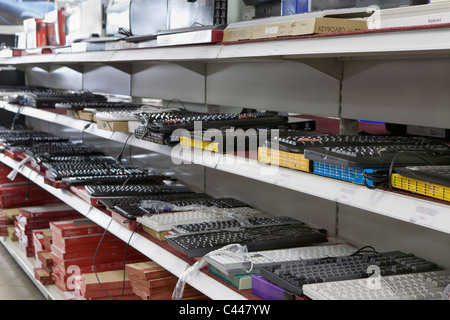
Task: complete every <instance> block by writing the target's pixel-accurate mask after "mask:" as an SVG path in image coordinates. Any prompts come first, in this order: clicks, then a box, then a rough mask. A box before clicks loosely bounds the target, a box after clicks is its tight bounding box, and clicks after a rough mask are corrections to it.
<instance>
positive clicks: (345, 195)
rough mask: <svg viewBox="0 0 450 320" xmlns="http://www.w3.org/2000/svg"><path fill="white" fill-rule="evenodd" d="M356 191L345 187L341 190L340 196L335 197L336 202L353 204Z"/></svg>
mask: <svg viewBox="0 0 450 320" xmlns="http://www.w3.org/2000/svg"><path fill="white" fill-rule="evenodd" d="M355 193H356V189H354V188H348V187H344V188H341V189H340V190H339V192H338V194H337V195H336V196H335V197H334V200H335V201H337V202H341V203H346V204H349V203H352V201H353V198H354V196H355Z"/></svg>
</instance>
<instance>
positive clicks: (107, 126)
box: [97, 120, 128, 132]
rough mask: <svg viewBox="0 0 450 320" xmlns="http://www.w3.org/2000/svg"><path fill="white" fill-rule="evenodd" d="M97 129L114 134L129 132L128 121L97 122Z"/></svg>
mask: <svg viewBox="0 0 450 320" xmlns="http://www.w3.org/2000/svg"><path fill="white" fill-rule="evenodd" d="M97 128H98V129H101V130H107V131H112V132H128V121H103V120H97Z"/></svg>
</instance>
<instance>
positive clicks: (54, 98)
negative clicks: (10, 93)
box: [24, 90, 106, 108]
mask: <svg viewBox="0 0 450 320" xmlns="http://www.w3.org/2000/svg"><path fill="white" fill-rule="evenodd" d="M75 101H77V102H93V101H95V102H106V97H105V96H102V95H99V94H94V93H92V92H87V91H49V90H45V91H36V92H32V93H28V94H27V95H26V97H25V99H24V104H25V105H29V106H34V107H35V108H54V107H55V104H56V103H58V102H75Z"/></svg>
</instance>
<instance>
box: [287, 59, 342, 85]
mask: <svg viewBox="0 0 450 320" xmlns="http://www.w3.org/2000/svg"><path fill="white" fill-rule="evenodd" d="M286 60H291V59H288V58H286ZM292 60H295V61H298V62H301V63H304V64H306V65H308V66H310V67H313V68H314V69H316V70H319V71H321V72H323V73H325V74H327V75H329V76H331V77H333V78H335V79H337V80H341V81H342V80H343V71H342V70H343V62H342V61H339V60H337V59H334V58H311V59H309V58H308V59H292Z"/></svg>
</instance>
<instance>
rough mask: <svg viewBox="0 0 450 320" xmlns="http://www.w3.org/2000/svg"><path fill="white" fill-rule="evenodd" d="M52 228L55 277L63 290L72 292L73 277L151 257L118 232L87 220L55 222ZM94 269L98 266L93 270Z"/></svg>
mask: <svg viewBox="0 0 450 320" xmlns="http://www.w3.org/2000/svg"><path fill="white" fill-rule="evenodd" d="M50 229H51V231H52V244H51V252H50V255H51V259H52V261H53V273H52V278H53V281H54V282H55V285H56V286H57V287H58V288H59V289H60V290H62V291H73V290H74V286H73V282H72V281H71V280H73V276H74V275H75V274H78V275H84V274H86V273H92V272H97V273H100V272H106V271H113V270H123V268H124V267H125V266H124V263H135V262H141V261H145V260H148V258H147V257H146V256H145V255H143V254H142V253H140V252H139V251H137V250H136V249H134V248H132V247H128V249H127V252H126V257H125V249H126V243H125V242H123V241H122V240H121V239H119V238H117V237H116V236H115V235H113V234H111V233H108V232H106V233H105V229H104V228H102V227H101V226H99V225H97V224H96V223H94V222H92V221H90V220H88V219H77V220H72V221H55V222H51V223H50ZM94 268H95V269H94Z"/></svg>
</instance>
